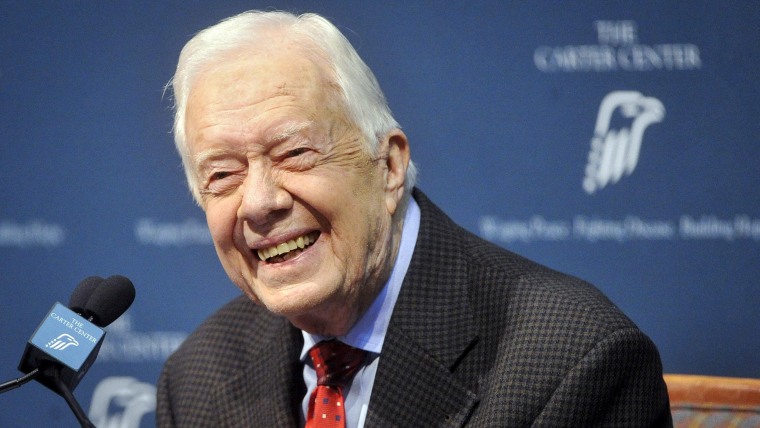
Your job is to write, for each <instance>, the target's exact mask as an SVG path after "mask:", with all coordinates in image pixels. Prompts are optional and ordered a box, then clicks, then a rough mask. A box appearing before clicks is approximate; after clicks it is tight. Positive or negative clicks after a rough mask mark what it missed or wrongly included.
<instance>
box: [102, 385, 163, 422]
mask: <svg viewBox="0 0 760 428" xmlns="http://www.w3.org/2000/svg"><path fill="white" fill-rule="evenodd" d="M155 410H156V387H155V386H153V385H151V384H149V383H145V382H140V381H139V380H137V379H135V378H133V377H126V376H112V377H107V378H105V379H103V380H102V381H100V383H98V386H96V387H95V391H94V392H93V393H92V401H91V403H90V411H89V414H88V416H89V417H90V420H91V421H92V423H93V424H94V425H95V426H97V427H99V428H138V427H139V426H140V421H141V420H142V418H143V416H145V415H146V414H148V413H150V412H154V411H155Z"/></svg>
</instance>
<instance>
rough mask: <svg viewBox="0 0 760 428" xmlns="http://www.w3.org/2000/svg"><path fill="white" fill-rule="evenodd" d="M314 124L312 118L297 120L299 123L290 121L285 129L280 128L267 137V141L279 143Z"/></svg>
mask: <svg viewBox="0 0 760 428" xmlns="http://www.w3.org/2000/svg"><path fill="white" fill-rule="evenodd" d="M313 124H314V122H312V121H311V120H307V121H303V122H297V123H293V122H289V123H288V124H287V125H286V126H285V127H284V129H280V130H278V132H276V133H275V134H273V135H271V136H269V137H268V138H266V143H277V142H280V141H283V140H287V139H288V138H291V137H293V136H294V135H296V134H298V133H299V132H301V131H303V130H304V129H306V128H308V127H310V126H312V125H313Z"/></svg>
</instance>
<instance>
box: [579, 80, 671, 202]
mask: <svg viewBox="0 0 760 428" xmlns="http://www.w3.org/2000/svg"><path fill="white" fill-rule="evenodd" d="M616 113H617V114H616ZM664 117H665V107H664V106H663V105H662V103H661V102H660V100H658V99H657V98H653V97H645V96H644V95H642V94H641V93H640V92H636V91H615V92H610V93H609V94H607V96H605V97H604V99H603V100H602V103H601V105H600V106H599V115H598V116H597V118H596V127H595V128H594V138H592V139H591V150H590V151H589V154H588V164H587V165H586V177H585V178H584V179H583V190H585V191H586V193H588V194H589V195H590V194H592V193H594V192H596V191H597V190H600V189H602V188H604V186H606V185H608V184H614V183H617V181H618V180H620V178H621V177H622V176H623V175H631V173H632V172H633V170H634V169H635V168H636V164H637V163H638V162H639V153H640V151H641V139H642V137H643V136H644V130H646V129H647V127H648V126H649V125H651V124H653V123H658V122H662V119H663V118H664ZM622 122H625V123H622ZM613 124H620V125H619V126H617V129H616V126H613Z"/></svg>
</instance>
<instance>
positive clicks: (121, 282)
mask: <svg viewBox="0 0 760 428" xmlns="http://www.w3.org/2000/svg"><path fill="white" fill-rule="evenodd" d="M134 300H135V286H134V285H132V281H130V280H129V279H128V278H126V277H124V276H121V275H114V276H110V277H108V278H106V279H104V280H103V283H102V284H101V285H100V286H99V287H97V288H96V289H95V291H94V292H93V293H92V295H91V296H90V298H89V299H88V300H87V305H86V306H85V308H84V311H85V315H87V316H92V317H93V318H92V322H93V323H94V324H95V325H97V326H98V327H105V326H107V325H108V324H111V323H112V322H114V321H115V320H116V318H119V317H120V316H121V314H123V313H124V312H126V311H127V309H129V306H130V305H131V304H132V302H133V301H134Z"/></svg>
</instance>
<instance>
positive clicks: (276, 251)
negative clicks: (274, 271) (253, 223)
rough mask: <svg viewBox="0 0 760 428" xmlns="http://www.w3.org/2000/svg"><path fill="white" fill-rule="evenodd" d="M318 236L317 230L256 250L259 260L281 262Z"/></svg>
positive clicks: (308, 245)
mask: <svg viewBox="0 0 760 428" xmlns="http://www.w3.org/2000/svg"><path fill="white" fill-rule="evenodd" d="M317 238H319V232H311V233H307V234H306V235H303V236H299V237H298V238H295V239H291V240H290V241H286V242H283V243H281V244H278V245H275V246H273V247H269V248H262V249H260V250H257V254H258V256H259V260H261V261H263V262H267V263H282V262H284V261H288V260H290V259H292V258H293V257H296V256H297V255H299V254H301V253H302V252H303V251H304V250H305V249H307V248H309V247H310V246H311V245H312V244H313V243H314V242H316V241H317Z"/></svg>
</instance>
